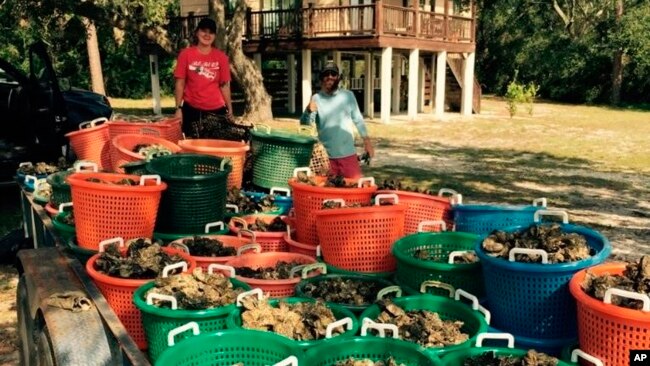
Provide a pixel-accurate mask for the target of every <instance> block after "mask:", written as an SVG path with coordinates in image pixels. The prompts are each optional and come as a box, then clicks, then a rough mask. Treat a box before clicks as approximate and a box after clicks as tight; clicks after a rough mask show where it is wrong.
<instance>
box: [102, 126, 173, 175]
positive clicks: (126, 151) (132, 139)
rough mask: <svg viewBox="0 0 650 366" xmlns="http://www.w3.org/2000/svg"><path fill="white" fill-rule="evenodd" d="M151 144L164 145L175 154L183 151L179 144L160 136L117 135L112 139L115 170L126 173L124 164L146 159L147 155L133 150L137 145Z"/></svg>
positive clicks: (112, 158)
mask: <svg viewBox="0 0 650 366" xmlns="http://www.w3.org/2000/svg"><path fill="white" fill-rule="evenodd" d="M151 144H157V145H162V146H164V147H166V148H168V149H169V150H170V151H171V152H172V153H174V154H175V153H177V152H180V151H181V148H180V147H179V146H178V145H176V144H175V143H173V142H170V141H167V140H165V139H163V138H160V137H153V136H147V135H134V134H123V135H119V136H115V137H114V138H112V139H111V162H112V164H113V170H114V171H115V172H117V173H124V169H122V165H124V164H126V163H131V162H135V161H140V160H144V159H145V158H146V157H144V156H142V155H140V154H138V153H136V152H133V149H134V148H135V147H136V146H137V145H151Z"/></svg>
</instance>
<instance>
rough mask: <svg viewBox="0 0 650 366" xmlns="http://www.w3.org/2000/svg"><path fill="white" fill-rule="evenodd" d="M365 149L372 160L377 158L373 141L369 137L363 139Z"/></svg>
mask: <svg viewBox="0 0 650 366" xmlns="http://www.w3.org/2000/svg"><path fill="white" fill-rule="evenodd" d="M363 149H364V150H366V152H367V153H368V156H370V158H371V159H372V158H374V157H375V148H374V147H373V146H372V141H371V140H370V138H369V137H366V138H365V139H363Z"/></svg>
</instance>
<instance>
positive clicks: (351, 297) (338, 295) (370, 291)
mask: <svg viewBox="0 0 650 366" xmlns="http://www.w3.org/2000/svg"><path fill="white" fill-rule="evenodd" d="M381 289H382V286H381V285H380V284H379V283H377V282H374V281H360V280H354V279H350V278H341V277H334V278H331V279H327V280H322V281H318V282H315V283H307V284H306V285H305V287H304V288H303V292H304V293H305V295H306V296H308V297H311V298H314V299H318V300H322V301H326V302H333V303H336V304H346V305H355V306H362V305H369V304H372V303H373V302H374V301H375V299H377V293H378V292H379V290H381Z"/></svg>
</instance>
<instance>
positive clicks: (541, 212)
mask: <svg viewBox="0 0 650 366" xmlns="http://www.w3.org/2000/svg"><path fill="white" fill-rule="evenodd" d="M542 216H559V217H561V218H562V223H563V224H568V223H569V214H568V213H567V212H566V211H558V210H537V211H535V214H534V215H533V221H534V222H540V221H541V219H542Z"/></svg>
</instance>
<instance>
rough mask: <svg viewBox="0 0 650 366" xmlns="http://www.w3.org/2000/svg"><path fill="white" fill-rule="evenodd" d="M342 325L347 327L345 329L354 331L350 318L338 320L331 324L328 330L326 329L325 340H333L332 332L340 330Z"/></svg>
mask: <svg viewBox="0 0 650 366" xmlns="http://www.w3.org/2000/svg"><path fill="white" fill-rule="evenodd" d="M342 325H345V327H346V328H347V329H348V330H351V329H352V319H351V318H350V317H349V316H347V317H345V318H343V319H339V320H337V321H335V322H331V323H329V324H328V325H327V328H326V329H325V338H332V332H334V329H336V328H338V327H340V326H342Z"/></svg>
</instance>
